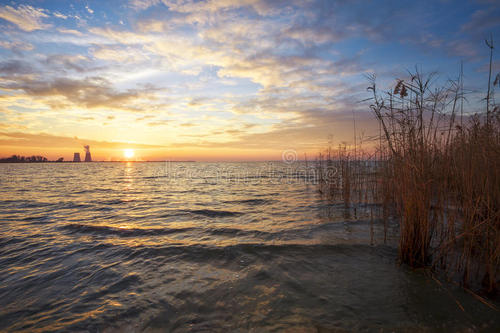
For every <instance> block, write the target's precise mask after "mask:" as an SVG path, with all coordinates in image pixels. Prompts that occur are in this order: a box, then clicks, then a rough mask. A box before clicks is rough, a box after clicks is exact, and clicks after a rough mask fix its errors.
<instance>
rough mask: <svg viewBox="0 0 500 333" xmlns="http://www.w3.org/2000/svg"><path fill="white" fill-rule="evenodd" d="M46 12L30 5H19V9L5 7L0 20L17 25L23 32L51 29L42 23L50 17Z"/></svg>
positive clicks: (1, 11) (0, 14)
mask: <svg viewBox="0 0 500 333" xmlns="http://www.w3.org/2000/svg"><path fill="white" fill-rule="evenodd" d="M45 12H46V11H45V10H44V9H41V8H33V7H31V6H28V5H19V6H18V7H17V8H13V7H11V6H4V7H0V18H2V19H4V20H6V21H9V22H11V23H13V24H15V25H17V26H18V27H19V28H20V29H21V30H24V31H33V30H40V29H46V28H48V27H50V25H49V24H45V23H43V22H42V18H46V17H48V15H47V14H46V13H45Z"/></svg>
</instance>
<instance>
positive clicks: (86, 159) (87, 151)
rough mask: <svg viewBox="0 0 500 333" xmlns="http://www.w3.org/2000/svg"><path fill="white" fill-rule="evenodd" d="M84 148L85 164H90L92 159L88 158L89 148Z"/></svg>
mask: <svg viewBox="0 0 500 333" xmlns="http://www.w3.org/2000/svg"><path fill="white" fill-rule="evenodd" d="M83 148H85V162H92V157H91V156H90V146H83Z"/></svg>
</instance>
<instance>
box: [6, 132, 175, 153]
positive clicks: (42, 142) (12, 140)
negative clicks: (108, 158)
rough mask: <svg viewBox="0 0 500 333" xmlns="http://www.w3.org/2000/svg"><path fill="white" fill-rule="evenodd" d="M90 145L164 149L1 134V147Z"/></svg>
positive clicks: (23, 134) (43, 136)
mask: <svg viewBox="0 0 500 333" xmlns="http://www.w3.org/2000/svg"><path fill="white" fill-rule="evenodd" d="M84 144H88V145H90V146H92V147H93V148H99V149H121V148H123V147H127V148H131V149H152V148H163V147H165V146H162V145H151V144H141V143H125V142H108V141H97V140H90V139H81V138H76V137H67V136H57V135H52V134H46V133H36V134H31V133H23V132H0V146H14V147H40V148H68V147H69V148H70V147H81V146H82V145H84Z"/></svg>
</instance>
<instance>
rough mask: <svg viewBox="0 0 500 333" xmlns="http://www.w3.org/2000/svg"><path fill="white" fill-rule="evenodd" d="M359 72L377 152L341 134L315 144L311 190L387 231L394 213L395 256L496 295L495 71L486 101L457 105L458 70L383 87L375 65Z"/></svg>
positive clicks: (498, 111) (499, 278) (499, 170)
mask: <svg viewBox="0 0 500 333" xmlns="http://www.w3.org/2000/svg"><path fill="white" fill-rule="evenodd" d="M487 44H488V41H487ZM489 45H490V44H488V46H489ZM490 71H491V67H490ZM367 78H368V80H369V82H370V86H369V87H368V91H369V92H370V93H371V94H372V97H371V98H370V99H369V100H370V101H371V105H370V108H371V110H372V111H373V114H374V115H375V117H376V119H377V120H378V123H379V137H378V138H377V139H376V140H377V143H376V145H377V146H378V147H377V149H376V152H375V153H372V154H369V153H366V152H365V151H364V150H363V149H361V145H359V144H358V145H356V144H355V145H354V149H352V148H351V149H349V148H348V147H347V146H346V145H345V144H344V145H341V146H339V147H338V148H337V149H332V148H329V149H328V150H327V151H326V152H325V153H323V154H320V155H319V156H318V164H317V167H318V168H319V170H318V174H319V175H322V176H321V178H320V181H319V191H320V193H322V194H323V195H325V196H326V197H328V198H329V199H331V200H335V201H338V202H343V203H344V205H345V207H346V208H348V209H350V210H354V211H355V209H356V208H357V209H359V208H362V207H367V209H369V211H370V215H371V216H372V218H371V220H372V221H373V216H374V215H375V217H376V218H379V219H381V220H382V221H383V223H384V226H385V228H384V230H385V232H386V233H387V223H389V222H391V221H395V222H397V223H398V225H399V229H400V238H399V262H400V263H401V264H407V265H409V266H410V267H413V268H424V269H426V270H427V271H429V272H430V273H431V274H436V275H437V276H440V277H443V278H444V279H447V280H448V281H451V282H453V283H457V284H459V285H460V286H461V287H463V288H464V289H465V290H466V291H467V292H470V293H473V295H475V296H476V297H478V298H479V299H480V300H482V301H483V302H485V303H487V302H486V301H485V299H484V298H482V297H481V296H485V297H488V298H492V299H495V298H498V296H499V288H500V106H499V105H497V104H495V102H494V99H493V91H494V88H495V86H498V87H500V73H499V74H498V75H497V76H496V77H495V78H494V80H493V82H491V81H492V80H491V79H489V80H488V89H487V90H488V93H487V95H486V98H485V102H486V103H485V104H486V106H485V109H484V110H483V111H481V112H478V113H474V114H469V113H466V112H465V110H464V100H465V97H466V96H465V93H464V88H463V75H462V74H460V75H459V77H458V79H456V80H450V81H448V82H447V83H446V84H445V85H444V86H437V84H436V83H435V82H436V80H435V79H436V74H435V73H431V74H428V75H424V74H423V73H422V72H421V71H420V70H418V69H416V70H415V71H414V72H409V73H408V77H407V78H405V79H398V80H396V84H395V86H394V88H392V89H391V90H390V91H386V92H381V91H379V90H378V89H377V86H376V78H375V76H374V75H373V76H368V77H367ZM490 78H491V73H490ZM367 101H368V100H367ZM432 276H433V277H434V275H432ZM479 295H481V296H479ZM487 304H488V305H490V306H491V307H493V308H495V309H496V307H495V306H494V305H492V304H489V303H487ZM459 306H460V304H459ZM497 310H498V309H497Z"/></svg>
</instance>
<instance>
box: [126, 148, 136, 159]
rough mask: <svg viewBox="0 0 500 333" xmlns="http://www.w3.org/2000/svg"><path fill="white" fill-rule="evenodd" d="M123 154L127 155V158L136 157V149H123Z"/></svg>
mask: <svg viewBox="0 0 500 333" xmlns="http://www.w3.org/2000/svg"><path fill="white" fill-rule="evenodd" d="M123 156H125V158H132V157H134V150H133V149H123Z"/></svg>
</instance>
